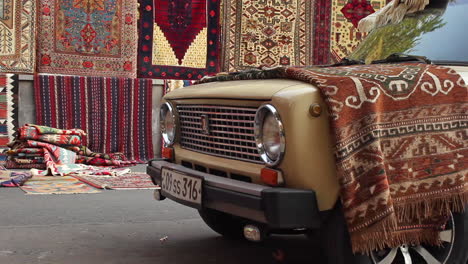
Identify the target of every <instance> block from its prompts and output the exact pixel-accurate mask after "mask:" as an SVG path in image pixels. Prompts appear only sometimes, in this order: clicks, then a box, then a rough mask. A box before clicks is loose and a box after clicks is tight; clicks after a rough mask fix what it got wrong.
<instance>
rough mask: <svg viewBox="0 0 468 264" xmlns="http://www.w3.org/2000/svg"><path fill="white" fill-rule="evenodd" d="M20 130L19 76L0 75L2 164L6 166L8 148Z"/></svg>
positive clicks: (0, 143) (0, 144)
mask: <svg viewBox="0 0 468 264" xmlns="http://www.w3.org/2000/svg"><path fill="white" fill-rule="evenodd" d="M17 129H18V75H14V74H2V73H0V164H5V161H6V158H7V156H6V154H4V153H3V152H4V151H5V150H6V149H7V148H8V146H7V144H8V142H10V141H13V139H14V136H15V133H16V130H17Z"/></svg>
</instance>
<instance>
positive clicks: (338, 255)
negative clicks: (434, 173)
mask: <svg viewBox="0 0 468 264" xmlns="http://www.w3.org/2000/svg"><path fill="white" fill-rule="evenodd" d="M450 222H451V225H453V226H454V229H455V232H453V234H454V236H452V238H453V240H452V242H451V243H452V244H453V246H452V247H451V250H450V251H449V253H448V254H449V255H448V258H447V257H445V258H444V259H443V260H445V262H443V263H445V264H468V212H467V211H465V212H464V213H454V214H453V220H452V219H451V220H450ZM319 239H320V240H321V245H323V248H322V250H323V252H324V255H325V258H326V260H327V263H328V264H351V263H353V264H376V263H379V262H378V260H376V259H375V258H372V257H369V256H367V255H353V254H352V250H351V243H350V242H349V241H350V240H349V234H348V231H347V228H346V224H345V220H344V216H343V214H342V212H341V206H337V208H335V209H334V210H333V212H332V213H331V215H330V217H329V219H328V220H327V221H326V222H325V223H324V226H323V227H322V228H321V233H320V235H319ZM410 251H411V252H412V253H414V254H415V255H418V254H417V253H415V251H413V249H411V248H410ZM416 258H418V257H416ZM443 260H442V261H443ZM392 263H399V262H392ZM403 263H404V262H403ZM413 263H415V262H414V260H413ZM416 263H427V262H426V261H421V259H419V260H417V262H416Z"/></svg>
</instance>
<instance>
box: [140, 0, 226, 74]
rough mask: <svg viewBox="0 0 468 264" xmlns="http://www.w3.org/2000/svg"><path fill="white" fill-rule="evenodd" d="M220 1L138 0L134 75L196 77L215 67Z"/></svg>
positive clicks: (217, 51) (217, 60)
mask: <svg viewBox="0 0 468 264" xmlns="http://www.w3.org/2000/svg"><path fill="white" fill-rule="evenodd" d="M220 2H221V0H140V14H141V19H140V20H141V22H140V45H139V50H138V77H143V78H159V79H180V80H198V79H200V78H201V77H202V76H204V75H207V74H211V73H216V72H218V69H219V49H220V28H219V16H220V13H219V12H220Z"/></svg>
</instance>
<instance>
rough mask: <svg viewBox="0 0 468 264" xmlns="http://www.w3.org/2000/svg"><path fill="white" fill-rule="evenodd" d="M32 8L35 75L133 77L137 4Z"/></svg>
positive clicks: (49, 1) (126, 0)
mask: <svg viewBox="0 0 468 264" xmlns="http://www.w3.org/2000/svg"><path fill="white" fill-rule="evenodd" d="M38 2H39V10H38V12H37V14H38V16H39V19H38V21H39V27H38V28H39V30H38V38H37V39H38V51H37V56H38V58H37V61H38V62H37V64H38V67H37V68H38V69H37V70H38V72H41V73H51V74H69V75H82V76H104V77H126V78H135V77H136V59H137V39H138V33H137V30H138V29H137V23H138V22H137V19H138V1H137V0H92V1H91V0H86V1H84V0H81V1H78V0H40V1H38Z"/></svg>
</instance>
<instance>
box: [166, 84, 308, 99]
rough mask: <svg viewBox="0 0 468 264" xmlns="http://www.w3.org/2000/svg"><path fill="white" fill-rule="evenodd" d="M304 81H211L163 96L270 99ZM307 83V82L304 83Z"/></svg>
mask: <svg viewBox="0 0 468 264" xmlns="http://www.w3.org/2000/svg"><path fill="white" fill-rule="evenodd" d="M304 84H306V83H304V82H302V81H296V80H287V79H268V80H248V81H229V82H211V83H204V84H197V85H192V86H189V87H185V88H182V89H176V90H174V91H172V92H170V93H168V94H167V95H166V96H165V97H164V98H165V99H166V100H173V99H201V98H209V99H247V100H265V101H266V100H271V98H272V97H273V96H274V95H275V94H276V93H278V92H279V91H281V90H283V89H285V88H289V87H291V86H297V85H302V86H304ZM306 85H307V84H306Z"/></svg>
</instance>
